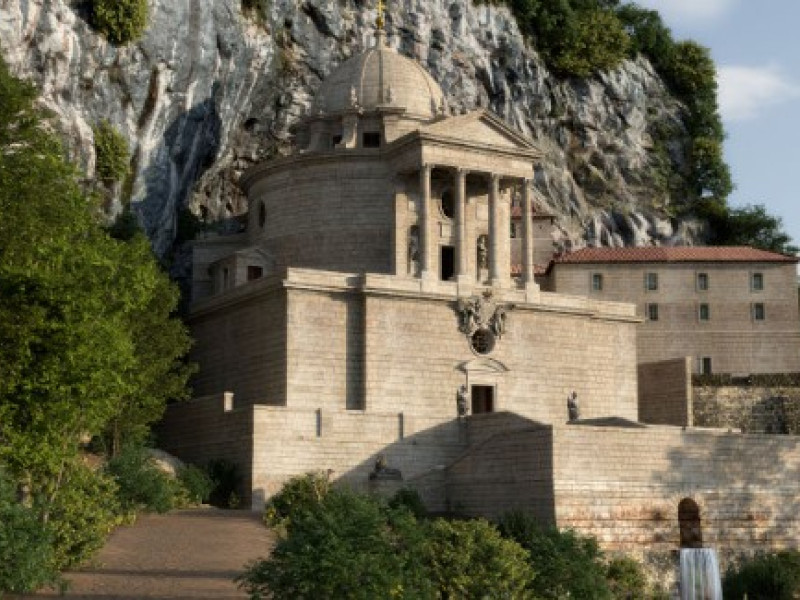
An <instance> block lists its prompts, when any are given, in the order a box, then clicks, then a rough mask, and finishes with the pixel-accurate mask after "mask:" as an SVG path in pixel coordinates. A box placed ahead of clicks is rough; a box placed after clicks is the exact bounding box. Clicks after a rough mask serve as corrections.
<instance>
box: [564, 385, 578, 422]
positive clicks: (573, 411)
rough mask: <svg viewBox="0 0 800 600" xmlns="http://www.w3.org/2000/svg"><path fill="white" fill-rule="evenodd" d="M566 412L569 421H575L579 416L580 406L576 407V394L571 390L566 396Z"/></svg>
mask: <svg viewBox="0 0 800 600" xmlns="http://www.w3.org/2000/svg"><path fill="white" fill-rule="evenodd" d="M567 412H568V413H569V420H570V421H577V420H578V419H580V418H581V413H580V408H579V407H578V394H577V393H576V392H575V391H573V392H572V393H571V394H570V395H569V396H567Z"/></svg>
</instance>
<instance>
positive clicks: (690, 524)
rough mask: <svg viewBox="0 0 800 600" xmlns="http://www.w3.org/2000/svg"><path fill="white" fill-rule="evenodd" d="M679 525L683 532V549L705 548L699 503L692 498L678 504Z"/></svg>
mask: <svg viewBox="0 0 800 600" xmlns="http://www.w3.org/2000/svg"><path fill="white" fill-rule="evenodd" d="M678 524H679V525H680V531H681V548H702V547H703V525H702V522H701V520H700V507H699V506H698V505H697V502H695V501H694V500H692V499H691V498H684V499H683V500H681V501H680V502H679V503H678Z"/></svg>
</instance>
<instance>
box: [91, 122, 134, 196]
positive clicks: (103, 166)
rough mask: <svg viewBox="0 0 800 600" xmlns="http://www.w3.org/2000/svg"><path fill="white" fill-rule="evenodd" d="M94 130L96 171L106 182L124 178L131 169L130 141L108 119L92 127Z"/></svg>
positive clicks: (99, 177) (98, 176)
mask: <svg viewBox="0 0 800 600" xmlns="http://www.w3.org/2000/svg"><path fill="white" fill-rule="evenodd" d="M92 131H93V132H94V152H95V157H96V165H95V172H96V174H97V178H98V179H101V180H103V181H105V182H114V181H119V180H121V179H123V178H124V177H125V176H126V175H127V174H128V170H129V162H130V150H129V149H128V142H127V141H126V140H125V138H124V137H123V136H122V134H121V133H120V132H119V131H117V130H116V129H115V128H114V126H113V125H112V124H111V123H109V122H108V121H101V122H100V123H99V124H98V125H96V126H95V127H93V128H92Z"/></svg>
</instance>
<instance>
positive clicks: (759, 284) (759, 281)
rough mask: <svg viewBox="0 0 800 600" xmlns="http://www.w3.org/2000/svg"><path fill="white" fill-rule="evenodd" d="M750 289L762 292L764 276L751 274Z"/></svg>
mask: <svg viewBox="0 0 800 600" xmlns="http://www.w3.org/2000/svg"><path fill="white" fill-rule="evenodd" d="M750 289H751V290H752V291H754V292H760V291H761V290H763V289H764V274H763V273H751V274H750Z"/></svg>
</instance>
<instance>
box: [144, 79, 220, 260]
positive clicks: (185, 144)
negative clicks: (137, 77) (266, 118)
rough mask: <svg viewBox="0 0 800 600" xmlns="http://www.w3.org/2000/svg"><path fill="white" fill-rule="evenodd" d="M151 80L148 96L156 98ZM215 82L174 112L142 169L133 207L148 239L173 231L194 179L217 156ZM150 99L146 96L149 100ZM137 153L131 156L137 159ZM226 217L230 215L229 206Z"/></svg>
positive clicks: (217, 89)
mask: <svg viewBox="0 0 800 600" xmlns="http://www.w3.org/2000/svg"><path fill="white" fill-rule="evenodd" d="M152 87H153V83H152V81H151V90H150V98H153V100H152V101H153V102H155V101H156V99H155V98H154V94H156V92H155V91H154V90H153V89H152ZM219 93H220V85H219V83H214V85H213V88H212V90H211V94H210V95H209V97H208V98H206V99H205V100H203V101H202V102H200V103H199V104H196V105H194V106H193V107H192V108H191V109H189V110H188V111H186V112H185V113H183V114H181V115H180V116H178V117H177V118H176V119H175V120H174V121H173V122H172V123H171V124H170V125H169V127H167V129H166V131H165V132H164V137H163V138H162V142H161V145H160V146H159V148H158V149H157V150H156V151H155V152H154V155H155V157H156V158H155V160H153V161H152V164H151V166H149V167H148V168H147V169H146V170H145V172H144V180H145V186H146V193H145V197H144V199H143V200H142V201H141V202H139V203H138V204H137V205H136V211H137V212H138V213H139V215H140V217H141V221H142V222H143V223H145V227H146V229H147V234H148V237H149V238H150V239H153V240H158V239H159V238H160V237H161V236H159V235H158V233H159V232H164V231H168V232H171V235H170V240H173V239H174V238H175V235H176V233H177V215H178V212H179V211H180V210H181V209H182V208H183V207H184V206H185V205H186V203H187V201H188V199H189V197H190V195H191V193H192V190H193V189H194V186H195V184H196V183H197V181H198V180H199V179H200V177H202V175H203V173H205V172H206V171H207V170H208V169H209V168H210V167H211V166H212V165H213V164H214V161H215V160H216V158H217V154H218V153H219V150H220V147H221V139H220V136H221V132H222V121H221V120H220V117H219V112H218V110H217V97H218V95H219ZM149 101H150V100H148V102H149ZM138 160H139V157H138V156H136V157H134V161H135V162H136V161H138ZM229 208H230V212H231V214H230V215H225V218H226V219H228V220H234V219H233V214H232V213H233V207H229ZM169 243H171V242H163V241H162V243H161V247H160V248H157V249H156V250H157V251H158V252H159V253H160V254H163V252H165V251H166V250H167V249H168V246H169Z"/></svg>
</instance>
